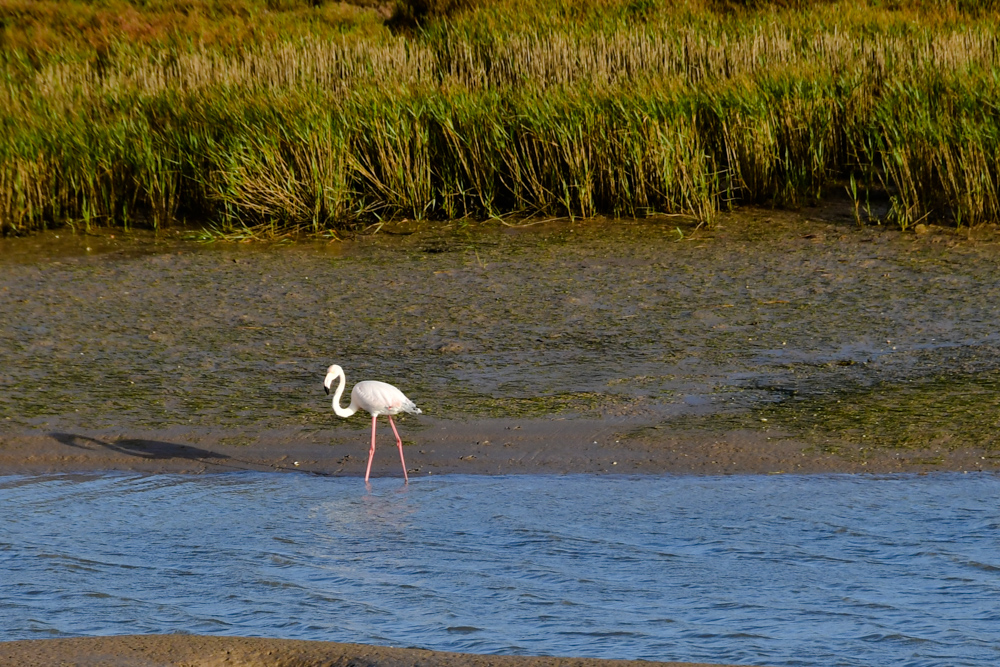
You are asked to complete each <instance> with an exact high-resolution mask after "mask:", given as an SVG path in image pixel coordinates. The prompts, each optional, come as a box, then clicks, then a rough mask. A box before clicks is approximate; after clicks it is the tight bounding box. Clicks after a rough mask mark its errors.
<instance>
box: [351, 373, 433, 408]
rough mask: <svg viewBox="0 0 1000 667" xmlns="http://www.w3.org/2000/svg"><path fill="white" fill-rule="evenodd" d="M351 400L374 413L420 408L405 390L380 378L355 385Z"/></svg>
mask: <svg viewBox="0 0 1000 667" xmlns="http://www.w3.org/2000/svg"><path fill="white" fill-rule="evenodd" d="M351 402H352V403H355V404H357V405H358V407H360V408H361V409H363V410H365V411H366V412H369V413H371V414H373V415H395V414H399V413H400V412H416V413H419V412H420V410H419V409H418V408H417V406H416V405H414V403H413V401H411V400H410V399H408V398H407V397H406V396H405V395H404V394H403V392H401V391H400V390H398V389H396V388H395V387H393V386H392V385H391V384H387V383H385V382H379V381H378V380H365V381H364V382H359V383H357V384H356V385H354V389H352V390H351Z"/></svg>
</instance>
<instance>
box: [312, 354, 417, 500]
mask: <svg viewBox="0 0 1000 667" xmlns="http://www.w3.org/2000/svg"><path fill="white" fill-rule="evenodd" d="M337 378H340V384H339V385H338V386H337V391H335V392H334V394H333V411H334V412H336V413H337V416H338V417H350V416H351V415H353V414H354V413H355V412H357V411H358V410H364V411H365V412H368V413H370V414H371V416H372V447H371V449H370V450H368V469H367V470H366V471H365V483H366V484H367V483H368V476H369V475H370V474H371V471H372V458H373V457H374V456H375V420H376V419H378V416H379V415H386V416H387V417H389V425H390V426H392V432H393V433H395V434H396V445H397V446H398V447H399V460H400V462H401V463H402V464H403V479H405V480H406V481H407V482H409V481H410V478H409V476H408V475H407V474H406V459H404V458H403V441H402V440H401V439H400V438H399V431H397V430H396V424H395V422H393V421H392V416H393V415H398V414H399V413H400V412H409V413H410V414H415V415H419V414H420V408H418V407H417V406H416V405H415V404H414V403H413V401H411V400H410V399H408V398H407V397H406V396H404V395H403V392H401V391H400V390H398V389H396V388H395V387H393V386H392V385H391V384H386V383H385V382H379V381H378V380H365V381H363V382H359V383H357V384H356V385H354V388H353V389H351V404H350V405H349V406H347V408H342V407H340V397H341V395H342V394H343V393H344V385H345V384H346V383H347V378H346V377H345V376H344V369H343V368H341V367H340V366H338V365H337V364H334V365H332V366H330V367H329V368H328V369H326V379H325V380H323V388H324V389H326V393H327V394H329V393H330V387H331V386H332V385H333V381H334V380H336V379H337Z"/></svg>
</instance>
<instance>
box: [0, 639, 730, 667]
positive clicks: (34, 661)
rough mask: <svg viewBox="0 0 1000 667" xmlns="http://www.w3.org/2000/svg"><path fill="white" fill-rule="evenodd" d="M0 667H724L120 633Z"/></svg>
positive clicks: (20, 652)
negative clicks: (339, 666) (91, 666)
mask: <svg viewBox="0 0 1000 667" xmlns="http://www.w3.org/2000/svg"><path fill="white" fill-rule="evenodd" d="M0 664H3V665H5V666H6V667H53V666H55V665H129V666H137V667H138V666H143V667H149V666H152V665H157V666H167V665H177V666H178V667H181V666H184V667H191V666H192V665H198V666H199V667H215V666H217V665H218V666H222V665H227V666H228V667H312V666H313V665H315V666H317V667H319V666H320V665H351V667H403V666H407V667H413V666H419V667H652V666H654V665H659V666H662V667H724V666H723V665H717V664H715V663H687V662H655V661H647V660H607V659H601V658H570V657H557V656H514V655H479V654H474V653H450V652H444V651H429V650H426V649H417V648H393V647H388V646H375V645H368V644H343V643H337V642H319V641H305V640H297V639H268V638H258V637H217V636H206V635H119V636H110V637H71V638H58V639H29V640H21V641H12V642H0Z"/></svg>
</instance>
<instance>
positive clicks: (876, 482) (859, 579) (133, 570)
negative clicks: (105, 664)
mask: <svg viewBox="0 0 1000 667" xmlns="http://www.w3.org/2000/svg"><path fill="white" fill-rule="evenodd" d="M997 497H1000V479H998V478H997V477H993V476H987V475H979V476H975V477H970V476H968V475H964V476H963V475H949V474H944V475H930V476H926V477H918V476H902V477H882V478H872V477H851V476H830V477H792V476H789V477H740V476H734V477H719V478H685V477H589V476H572V475H571V476H558V477H555V476H521V477H461V476H449V477H447V478H442V479H434V480H432V479H420V480H416V481H414V482H413V483H411V484H410V485H409V486H408V487H402V486H400V485H399V483H398V481H397V480H376V483H375V485H374V491H373V492H372V493H366V492H365V491H364V487H363V486H362V485H360V484H359V483H358V481H357V480H355V479H336V478H324V477H311V476H304V475H294V474H287V475H282V474H263V473H231V474H222V475H206V476H181V475H159V476H144V475H127V474H112V475H52V476H38V477H26V476H15V477H0V506H2V507H3V508H4V521H3V522H2V523H0V569H2V571H3V572H4V573H5V575H4V583H5V585H4V586H3V587H0V609H3V610H4V611H3V613H2V614H0V639H29V638H42V637H49V636H71V635H97V634H111V633H153V632H157V633H159V632H195V633H205V634H224V635H251V636H275V637H288V638H298V639H317V640H332V641H362V642H369V643H379V644H388V645H396V646H422V647H426V648H431V649H438V650H450V651H471V652H476V653H531V654H549V655H553V654H562V655H577V656H591V657H605V658H642V659H651V660H687V661H712V662H732V663H741V662H747V663H766V664H773V665H869V664H901V665H915V666H923V665H940V664H949V665H994V664H997V663H998V662H1000V611H998V607H997V605H996V600H997V599H1000V557H998V556H997V554H1000V522H998V521H997V518H996V517H997V514H996V503H995V499H996V498H997Z"/></svg>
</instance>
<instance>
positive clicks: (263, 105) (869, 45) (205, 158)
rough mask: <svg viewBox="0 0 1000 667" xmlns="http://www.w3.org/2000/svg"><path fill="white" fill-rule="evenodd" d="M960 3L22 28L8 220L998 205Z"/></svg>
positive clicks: (998, 132) (314, 222)
mask: <svg viewBox="0 0 1000 667" xmlns="http://www.w3.org/2000/svg"><path fill="white" fill-rule="evenodd" d="M917 4H918V5H919V4H920V3H917ZM945 5H946V3H938V5H936V6H935V7H934V8H932V9H933V11H930V10H920V11H917V10H907V11H893V10H885V9H880V8H878V7H876V6H869V7H867V8H861V9H858V8H855V7H854V6H853V5H851V6H849V5H846V4H837V3H833V4H830V3H823V4H818V5H816V6H813V7H811V8H809V9H808V10H804V11H801V10H800V11H796V12H792V11H774V10H762V11H759V12H746V11H741V12H737V13H735V14H734V13H727V12H719V11H714V10H712V9H711V8H696V9H698V11H693V10H691V8H690V7H689V8H688V9H687V10H685V11H681V10H669V11H668V10H667V9H664V8H660V7H659V6H658V5H656V4H655V3H649V4H648V6H647V5H646V4H643V5H642V7H645V8H646V9H645V10H644V11H646V12H647V14H646V15H643V18H642V21H639V22H637V21H636V20H634V18H635V10H628V11H626V10H627V9H628V8H629V7H633V6H634V3H631V4H621V5H616V4H614V3H610V4H609V5H608V6H607V7H604V9H603V10H602V11H603V12H604V13H603V14H600V13H599V12H597V10H592V11H590V13H588V11H585V10H583V9H580V10H579V12H580V14H579V16H577V15H573V14H572V12H569V14H568V18H567V17H566V16H563V18H558V17H557V18H552V16H551V15H550V14H546V15H544V16H545V17H546V18H544V19H543V18H539V16H541V15H533V14H532V13H531V11H529V10H524V12H523V16H522V17H521V19H519V20H520V23H518V19H516V13H515V14H513V15H512V14H511V13H510V12H514V10H516V9H517V6H516V5H515V4H509V5H504V4H503V3H500V4H495V5H491V6H490V8H488V9H480V10H477V9H467V10H466V11H464V12H462V13H459V14H457V15H455V16H454V17H452V18H444V19H440V20H439V21H438V22H436V23H432V24H429V25H426V26H424V28H423V29H422V30H420V31H417V32H410V33H406V34H398V35H393V34H391V33H390V32H388V30H374V29H371V28H370V26H369V27H367V28H366V29H365V30H364V31H355V32H348V34H344V35H339V36H338V35H313V36H306V37H301V36H300V37H299V38H298V39H296V40H295V41H287V42H278V43H275V44H271V45H264V44H259V43H253V42H251V43H248V44H247V45H244V46H243V47H242V48H238V49H234V48H214V47H186V48H180V47H176V46H164V45H162V44H158V45H145V46H143V45H141V44H138V45H137V44H132V45H129V46H128V47H125V46H121V47H119V48H117V49H111V50H109V51H106V52H102V53H103V55H102V56H101V57H100V58H97V57H89V56H87V54H86V53H85V52H83V51H81V52H80V53H77V54H76V55H75V56H74V55H73V54H70V55H67V54H66V53H60V54H49V55H48V56H46V57H45V58H42V59H41V60H42V62H33V61H31V59H26V58H24V57H22V55H21V52H20V51H17V50H8V51H6V52H5V56H4V60H3V62H2V68H3V70H2V71H3V76H4V80H3V83H4V85H3V86H2V90H0V229H2V230H3V231H4V232H7V233H9V232H22V231H30V230H34V229H39V228H43V227H45V226H49V225H56V224H64V223H67V222H68V223H71V224H74V225H83V226H89V225H94V224H118V225H130V224H143V225H148V226H154V227H157V226H163V225H166V224H169V223H171V222H172V221H173V220H175V219H177V218H179V217H184V218H189V219H195V220H199V221H207V222H208V224H211V225H214V226H215V227H216V228H217V229H219V230H220V231H232V230H234V229H244V228H251V229H254V228H261V229H270V230H289V229H305V230H309V231H313V232H322V231H326V230H336V229H338V228H341V227H344V226H347V225H350V224H354V223H356V222H359V221H372V220H378V219H385V218H390V217H411V218H413V217H415V218H421V217H431V218H453V217H459V216H476V217H487V216H500V215H505V214H508V213H512V212H518V213H546V214H557V215H570V216H584V217H586V216H592V215H597V214H611V215H645V214H649V213H654V212H670V213H682V214H687V215H690V216H692V217H693V218H695V219H697V220H700V221H704V222H711V221H712V219H713V216H714V215H715V214H716V212H718V211H719V210H720V209H723V208H726V207H730V206H735V205H739V204H743V203H764V204H779V205H785V204H792V205H794V204H797V203H802V202H808V201H815V200H819V199H822V198H823V197H825V196H827V195H828V194H829V193H831V192H834V191H836V192H838V193H841V192H843V191H844V190H845V188H846V189H847V190H849V191H850V192H852V193H853V195H854V196H855V197H856V198H857V199H858V201H859V207H858V210H859V211H861V210H862V206H861V201H862V200H863V199H864V198H865V197H866V193H872V192H878V193H882V194H883V196H888V197H889V198H890V201H891V204H892V206H891V211H890V213H889V218H890V219H891V220H892V221H894V222H896V223H898V224H900V225H902V226H904V227H906V226H909V225H912V224H915V223H916V222H919V221H921V220H924V219H935V220H938V219H947V220H951V221H953V222H955V223H958V224H978V223H982V222H988V221H994V220H996V219H997V218H998V217H1000V197H998V192H1000V162H998V155H1000V152H998V149H1000V145H998V144H1000V110H998V105H997V102H996V100H998V99H1000V95H998V93H1000V90H998V88H1000V48H998V47H1000V40H998V38H997V37H996V34H997V33H996V28H997V26H996V25H995V23H994V22H993V19H991V18H990V17H989V16H985V17H977V16H975V15H972V14H968V13H963V12H961V11H959V9H956V8H955V7H951V9H950V10H949V11H947V12H945V11H943V10H942V9H941V8H942V7H945ZM553 6H556V5H553ZM560 6H561V7H563V8H564V9H565V8H566V7H570V8H572V7H575V5H565V4H564V5H560ZM635 6H638V5H635ZM642 7H640V9H641V8H642ZM948 7H950V5H949V6H948ZM505 8H506V10H507V11H508V13H504V12H505ZM623 8H624V9H623ZM945 8H947V7H945ZM521 9H524V8H521ZM326 11H329V9H327V10H326ZM536 11H537V10H536ZM595 12H597V14H595ZM629 12H632V13H629ZM565 13H566V12H564V14H565ZM595 15H596V16H597V18H594V16H595ZM581 16H582V17H583V18H585V19H587V18H588V17H589V19H592V20H591V22H590V23H588V22H587V21H585V20H582V19H581V18H580V17H581ZM598 18H599V19H600V20H598ZM365 25H368V24H365ZM511 25H513V26H515V27H517V28H518V29H514V28H511V27H510V26H511ZM35 60H38V58H35ZM859 217H860V213H859Z"/></svg>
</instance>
